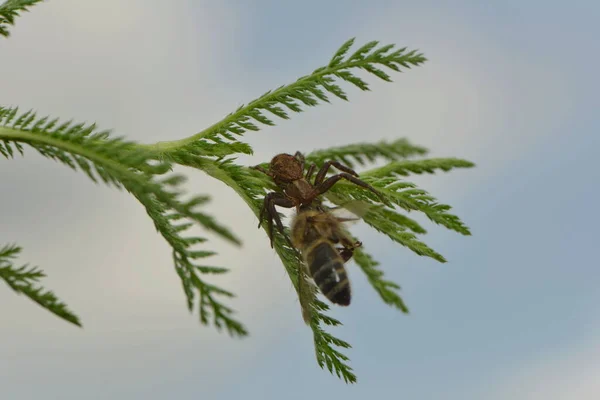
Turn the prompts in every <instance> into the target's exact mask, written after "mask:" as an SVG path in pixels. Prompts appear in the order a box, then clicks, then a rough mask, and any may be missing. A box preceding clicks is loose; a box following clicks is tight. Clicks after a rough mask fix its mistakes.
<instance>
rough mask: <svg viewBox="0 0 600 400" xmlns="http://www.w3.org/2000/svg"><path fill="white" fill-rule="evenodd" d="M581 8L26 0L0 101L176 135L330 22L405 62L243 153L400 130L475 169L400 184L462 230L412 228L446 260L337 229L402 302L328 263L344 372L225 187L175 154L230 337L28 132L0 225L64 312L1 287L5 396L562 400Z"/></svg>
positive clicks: (578, 219)
mask: <svg viewBox="0 0 600 400" xmlns="http://www.w3.org/2000/svg"><path fill="white" fill-rule="evenodd" d="M599 16H600V5H598V4H597V3H595V2H592V1H573V2H570V3H569V4H568V5H567V4H566V3H563V2H553V1H550V2H542V1H536V0H532V1H505V2H496V3H484V2H474V1H453V2H449V1H437V2H430V1H421V2H407V1H391V0H390V1H384V0H381V1H368V2H367V1H360V2H355V3H353V4H352V5H350V3H349V2H348V3H346V2H345V3H344V4H343V5H342V2H339V1H338V2H334V1H324V2H317V1H314V0H308V1H304V2H277V1H272V0H269V1H266V0H265V1H253V2H242V1H233V0H231V1H219V2H217V1H212V2H211V1H172V2H163V1H155V0H151V1H150V0H147V1H141V0H129V1H127V2H123V1H116V0H102V1H101V0H87V1H85V2H82V1H75V0H51V1H47V2H45V3H43V4H41V5H39V6H36V7H34V8H33V9H32V11H31V12H30V13H25V14H24V15H23V16H21V17H20V18H19V19H18V20H17V25H16V26H15V27H14V28H12V30H11V31H12V36H11V37H10V38H9V39H8V40H1V41H0V76H2V77H3V78H1V79H2V80H1V81H0V82H1V85H0V104H2V105H19V106H20V107H22V108H23V109H29V108H33V109H36V110H37V111H38V112H39V113H40V114H44V115H46V114H49V115H52V116H58V117H62V118H65V119H70V118H73V119H75V120H79V121H88V122H93V121H95V122H97V123H98V125H99V126H100V127H101V128H109V129H112V130H113V132H114V133H115V134H117V135H124V136H126V137H127V138H129V139H133V140H137V141H140V142H144V143H153V142H156V141H159V140H176V139H180V138H183V137H187V136H190V135H192V134H194V133H196V132H199V131H201V130H202V129H204V128H205V127H207V126H209V125H211V124H212V123H214V122H216V121H218V120H220V119H221V118H222V117H224V116H225V115H226V114H227V113H229V112H230V111H232V110H234V109H235V108H237V107H238V106H239V105H240V104H242V103H247V102H249V101H251V100H252V99H253V98H255V97H257V96H260V95H261V94H263V93H264V92H266V91H267V90H269V89H273V88H276V87H278V86H280V85H282V84H286V83H290V82H292V81H294V80H295V79H297V78H298V77H300V76H302V75H305V74H308V73H310V72H311V71H313V70H314V69H315V68H317V67H319V66H321V65H324V64H325V63H327V62H328V61H329V59H330V58H331V55H332V54H333V52H334V51H335V50H336V49H337V48H338V47H339V45H341V44H342V43H343V42H345V41H346V40H347V39H349V38H350V37H356V38H357V43H366V42H367V41H370V40H379V41H381V42H382V43H395V44H397V45H398V46H401V47H403V46H407V47H409V48H411V49H412V48H416V49H419V50H420V51H422V52H424V53H425V55H426V57H427V58H428V60H429V61H428V62H427V63H426V64H424V65H423V66H421V67H418V68H414V69H411V70H410V71H406V72H404V73H402V74H394V75H393V76H392V77H393V79H394V82H393V83H384V82H378V81H376V80H375V78H369V83H371V87H372V91H371V92H367V93H364V92H359V91H358V90H357V89H354V88H351V87H347V86H346V87H345V88H346V89H347V92H348V94H349V97H350V102H342V101H333V102H332V104H328V105H321V106H319V107H316V108H312V109H310V110H307V111H306V112H304V113H301V114H297V115H294V116H293V118H292V119H291V120H289V121H278V123H277V126H275V127H269V128H265V129H262V130H261V131H259V132H253V133H249V134H247V135H246V136H245V140H246V141H247V142H248V143H250V144H251V145H252V146H253V147H254V150H255V153H254V155H253V156H249V157H242V158H240V162H241V163H244V164H246V165H253V164H256V163H258V162H263V161H266V160H268V159H270V157H272V156H273V155H274V154H277V153H279V152H288V153H292V152H294V151H296V150H301V151H304V152H309V151H311V150H314V149H319V148H326V147H329V146H339V145H343V144H349V143H355V142H362V141H379V140H384V139H385V140H394V139H397V138H400V137H405V138H408V139H409V140H410V141H411V142H413V143H415V144H418V145H422V146H425V147H427V148H429V149H430V150H431V156H434V157H460V158H465V159H468V160H471V161H473V162H475V163H476V164H477V167H476V168H474V169H470V170H457V171H453V172H451V173H448V174H436V175H434V176H417V177H411V179H412V181H414V182H416V183H418V184H419V185H421V186H422V187H423V188H424V189H426V190H428V191H430V192H431V193H432V194H433V195H434V196H436V197H437V198H438V199H439V200H440V201H442V202H444V203H446V204H450V205H452V206H453V209H454V211H455V212H456V214H457V215H459V216H460V217H461V218H462V219H463V220H464V221H465V223H466V224H467V225H468V226H469V227H470V228H471V229H472V232H473V236H471V237H463V236H461V235H458V234H455V233H453V232H449V231H446V230H444V229H443V228H441V227H439V226H435V225H433V224H430V223H428V222H427V221H425V220H424V219H422V218H420V219H419V221H423V223H424V224H425V226H426V228H427V229H428V231H429V233H428V234H427V235H426V236H425V237H424V240H425V241H426V242H427V243H428V244H429V245H430V246H432V247H433V248H434V249H436V250H437V251H438V252H440V253H442V254H443V255H444V256H445V257H446V258H447V259H448V260H449V262H448V263H447V264H439V263H437V262H435V261H433V260H429V259H425V258H422V257H419V256H417V255H415V254H413V253H411V252H410V251H409V250H407V249H405V248H403V247H401V246H399V245H396V244H394V243H392V242H391V241H390V240H389V239H388V238H387V237H385V236H382V235H379V234H378V233H376V232H374V231H372V230H370V229H368V227H366V226H363V225H360V224H359V225H358V226H357V227H356V228H353V230H354V232H355V234H356V235H357V236H359V237H360V238H361V241H362V242H363V243H364V245H365V247H366V249H368V251H369V252H370V253H371V254H373V255H374V256H375V257H376V259H377V260H378V261H380V262H381V265H382V268H383V269H384V271H385V273H386V276H389V277H390V278H391V279H392V280H394V281H396V282H398V283H399V284H400V285H401V286H402V296H403V298H404V300H405V302H406V303H407V304H408V306H409V308H410V310H411V313H410V314H409V315H404V314H401V313H400V312H398V311H397V310H395V309H392V308H390V307H388V306H386V305H385V304H384V303H383V302H382V301H381V300H380V299H379V298H378V296H377V294H376V293H375V292H374V290H373V289H372V288H371V287H370V286H369V284H368V282H367V281H366V279H365V277H364V275H362V274H361V272H360V270H359V269H358V268H357V267H356V266H355V265H354V264H352V263H350V264H349V265H348V269H349V274H350V279H351V281H352V285H353V304H352V306H351V307H348V308H343V309H342V308H334V310H333V311H332V313H331V315H332V316H334V317H336V318H339V319H341V320H342V322H343V323H344V326H343V327H341V328H336V329H333V330H332V333H334V334H335V335H336V336H338V337H340V338H342V339H344V340H347V341H348V342H350V343H351V344H352V346H353V348H352V349H351V350H349V351H347V355H348V356H349V357H350V358H351V365H352V367H353V368H354V371H355V373H356V374H357V376H358V383H357V384H355V385H346V384H344V383H343V382H342V381H339V380H338V379H337V378H335V377H333V376H331V375H330V374H329V373H328V372H327V371H323V370H321V369H319V367H318V366H317V364H316V361H315V359H314V349H313V343H312V334H311V331H310V330H309V329H308V328H307V327H306V326H305V325H304V323H303V321H302V318H301V315H300V313H299V306H298V300H297V298H296V296H295V292H294V291H293V288H292V286H291V283H290V282H289V279H288V277H287V276H286V274H285V271H284V269H283V267H282V265H281V263H280V261H279V260H278V258H277V256H276V255H275V254H274V252H273V251H272V250H271V248H270V247H269V243H268V240H267V238H266V235H265V234H264V232H263V231H258V230H257V229H256V225H257V221H256V218H255V217H254V215H252V213H250V212H249V210H248V209H247V207H246V206H245V204H244V203H243V201H242V200H241V199H238V198H237V197H236V196H234V195H233V192H232V191H231V190H230V189H229V188H228V187H226V186H225V185H223V184H221V183H220V182H216V181H214V180H212V179H210V178H209V177H206V176H203V175H201V174H200V173H199V172H196V171H193V170H185V169H181V170H180V171H179V172H183V173H185V174H186V175H187V176H188V178H189V182H188V188H189V190H190V192H193V193H199V194H204V193H209V194H210V195H211V197H212V199H213V201H212V202H211V203H210V204H209V205H208V206H207V207H206V208H205V210H206V211H207V212H210V213H211V214H212V215H214V216H215V217H217V218H218V219H219V220H220V221H221V222H222V223H224V224H225V225H227V226H229V227H232V228H234V229H235V232H236V233H237V234H238V236H240V237H241V238H242V239H243V241H244V245H243V247H242V248H235V247H233V246H231V245H230V244H228V243H226V242H224V241H222V240H220V239H219V238H214V237H211V240H210V242H209V245H210V248H211V249H214V250H216V251H218V252H219V255H218V256H217V257H215V258H214V259H213V263H215V264H218V265H222V266H227V267H229V268H231V270H232V272H231V273H230V274H229V275H228V276H227V277H225V278H223V279H220V280H219V281H218V282H219V283H220V284H222V285H224V286H225V287H226V288H227V289H229V290H231V291H233V292H234V293H236V294H237V295H238V297H237V298H236V299H234V300H233V301H232V303H231V304H232V306H233V307H234V308H235V309H236V310H237V311H238V314H237V315H238V317H239V318H240V319H241V320H242V321H243V322H244V323H245V324H246V326H247V328H248V329H249V330H250V336H249V337H248V338H245V339H241V340H239V339H231V338H229V337H228V336H227V335H226V334H219V333H217V332H216V331H215V330H214V329H212V328H207V327H203V326H201V325H200V324H199V322H198V320H197V315H196V314H193V315H190V314H189V312H188V311H187V308H186V307H185V300H184V296H183V293H182V290H181V286H180V283H179V280H178V277H177V275H176V274H175V273H174V271H173V268H172V263H171V260H170V252H169V248H168V246H167V245H166V244H165V243H163V240H162V238H161V237H159V235H158V234H157V233H156V232H155V230H154V227H153V226H152V223H151V221H150V220H149V218H148V217H147V216H146V215H145V212H144V210H143V209H142V207H141V206H140V205H139V204H137V203H136V201H135V200H134V199H133V198H132V197H131V196H129V195H127V194H126V193H121V192H118V191H116V190H113V189H108V188H106V187H103V186H99V185H95V184H94V183H93V182H91V181H90V180H89V179H88V178H87V177H86V176H85V175H84V174H81V173H74V172H73V171H71V170H70V169H68V168H65V167H64V166H62V165H59V164H57V163H54V162H52V161H50V160H46V159H44V158H42V157H40V156H38V155H36V154H35V153H34V152H33V151H28V152H27V154H26V157H24V158H17V159H15V160H10V161H9V160H5V159H0V182H2V197H1V203H0V204H1V209H2V210H3V211H2V212H1V213H0V244H2V243H12V242H17V243H19V245H21V246H22V247H23V248H24V250H23V253H22V256H21V261H23V262H28V263H31V264H33V265H38V266H40V267H41V268H42V269H43V270H44V271H45V272H46V273H47V275H48V277H47V278H46V279H45V280H44V284H45V285H46V287H48V288H51V289H52V290H54V291H55V292H56V293H57V294H58V295H59V297H60V298H61V299H62V300H64V301H65V302H67V304H69V306H70V307H71V308H72V309H73V310H74V311H75V312H77V313H78V315H79V316H80V317H81V318H82V321H83V324H84V329H78V328H75V327H73V326H71V325H69V324H67V323H65V322H63V321H61V320H59V319H58V318H56V317H54V316H53V315H52V314H50V313H48V312H46V311H44V310H43V309H41V308H40V307H38V306H37V305H35V304H33V303H32V302H31V301H29V300H28V299H26V298H23V297H22V296H17V295H15V294H14V293H13V292H12V291H11V290H10V289H9V288H8V287H6V286H5V287H4V288H1V286H3V285H0V303H1V304H2V311H3V312H2V315H1V318H2V319H1V321H0V388H1V390H2V397H3V398H6V399H19V400H20V399H36V398H40V397H41V396H45V398H48V399H81V398H86V399H105V398H114V399H120V398H123V399H146V400H148V399H164V398H167V397H174V398H178V399H197V398H209V399H219V400H220V399H238V398H241V397H242V396H244V398H248V399H280V398H287V399H304V398H306V397H307V396H309V395H310V396H315V394H318V396H322V397H331V396H343V397H344V398H346V399H363V398H365V396H367V395H369V396H380V397H384V396H386V397H389V396H394V397H393V398H411V399H437V398H439V399H445V400H453V399H461V400H467V399H506V398H511V399H514V400H538V399H544V400H549V399H552V400H558V399H573V398H577V399H580V400H587V399H597V398H598V397H599V396H600V380H598V379H597V377H598V376H600V339H598V338H599V337H600V315H599V314H598V311H597V304H599V303H600V290H599V286H598V282H599V280H600V272H599V271H598V268H597V266H598V261H597V251H596V248H595V246H596V245H597V244H596V240H595V239H596V238H597V237H598V236H597V233H596V230H597V226H598V224H599V223H600V213H599V212H598V207H597V199H598V197H599V196H600V186H599V185H598V182H599V178H600V168H598V166H597V164H596V158H597V149H598V146H599V145H600V139H599V137H600V136H599V133H598V132H599V129H600V122H599V121H598V119H597V118H596V115H597V110H598V106H599V105H600V104H599V102H598V97H597V93H598V92H599V89H600V87H599V86H600V83H599V81H598V79H597V78H596V74H597V71H598V68H599V67H600V52H599V51H598V50H600V49H599V48H598V43H597V37H598V36H599V35H600V28H599V27H598V25H597V20H598V17H599Z"/></svg>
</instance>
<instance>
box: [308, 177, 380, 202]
mask: <svg viewBox="0 0 600 400" xmlns="http://www.w3.org/2000/svg"><path fill="white" fill-rule="evenodd" d="M317 178H318V177H317ZM342 179H345V180H347V181H350V182H352V183H354V184H355V185H357V186H360V187H363V188H365V189H368V190H370V191H371V192H373V193H375V194H376V195H377V197H379V198H380V199H381V201H382V202H383V203H384V204H387V203H388V201H387V200H386V199H385V197H383V195H382V194H381V193H379V192H378V191H377V190H376V189H375V188H374V187H373V186H371V185H369V184H368V183H366V182H364V181H361V180H360V179H358V178H356V177H355V176H352V175H350V174H349V173H346V172H342V173H341V174H337V175H333V176H332V177H330V178H327V179H326V180H325V182H323V183H321V184H319V185H317V186H316V187H315V194H314V196H315V197H316V196H319V195H322V194H323V193H325V192H326V191H328V190H329V189H331V187H332V186H333V185H335V184H336V183H337V182H338V181H340V180H342ZM315 181H316V179H315Z"/></svg>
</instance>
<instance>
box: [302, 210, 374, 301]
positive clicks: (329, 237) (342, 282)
mask: <svg viewBox="0 0 600 400" xmlns="http://www.w3.org/2000/svg"><path fill="white" fill-rule="evenodd" d="M354 220H357V218H341V217H337V216H336V215H334V214H333V213H331V212H328V211H326V210H324V209H322V208H320V207H314V206H313V207H310V206H308V207H303V208H301V209H300V211H299V212H298V213H297V214H296V216H295V217H294V220H293V221H292V224H291V241H292V244H293V245H294V247H295V248H296V249H298V250H299V251H300V253H301V254H302V257H303V258H304V263H305V266H306V268H307V269H308V272H309V273H310V276H311V277H312V278H313V280H314V281H315V283H316V284H317V286H318V287H319V289H320V290H321V293H323V295H324V296H325V297H327V298H328V299H329V300H330V301H331V302H332V303H334V304H338V305H341V306H348V305H350V300H351V298H352V295H351V289H350V281H349V280H348V273H347V272H346V269H345V268H344V263H346V262H347V261H348V260H349V259H350V258H351V257H352V255H353V253H354V249H356V248H358V247H360V246H361V245H362V243H361V242H354V241H353V240H352V238H351V237H350V236H349V235H348V233H346V231H345V229H344V227H343V225H342V223H343V222H346V221H354ZM338 243H339V244H341V245H342V246H343V247H336V244H338Z"/></svg>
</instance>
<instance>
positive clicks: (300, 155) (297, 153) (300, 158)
mask: <svg viewBox="0 0 600 400" xmlns="http://www.w3.org/2000/svg"><path fill="white" fill-rule="evenodd" d="M294 157H295V158H296V160H298V161H300V164H301V165H302V171H304V164H305V163H306V160H305V158H304V154H302V153H300V152H299V151H297V152H296V153H295V154H294Z"/></svg>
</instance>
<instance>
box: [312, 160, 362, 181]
mask: <svg viewBox="0 0 600 400" xmlns="http://www.w3.org/2000/svg"><path fill="white" fill-rule="evenodd" d="M332 166H334V167H336V168H337V169H339V170H340V171H342V172H346V173H348V174H350V175H353V176H356V177H358V174H357V173H356V172H355V171H354V170H353V169H350V168H348V167H346V166H345V165H344V164H340V163H339V162H337V161H326V162H325V164H323V166H322V167H321V169H320V170H319V172H318V173H317V177H316V178H315V186H319V185H320V184H321V183H323V179H325V175H327V172H328V171H329V168H331V167H332Z"/></svg>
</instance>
